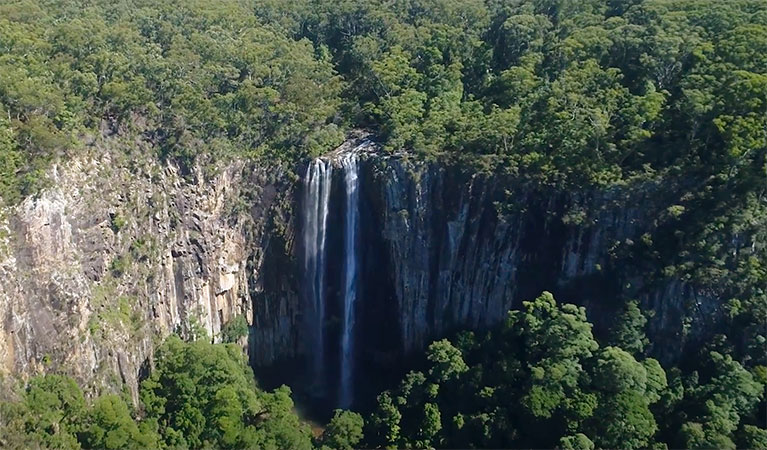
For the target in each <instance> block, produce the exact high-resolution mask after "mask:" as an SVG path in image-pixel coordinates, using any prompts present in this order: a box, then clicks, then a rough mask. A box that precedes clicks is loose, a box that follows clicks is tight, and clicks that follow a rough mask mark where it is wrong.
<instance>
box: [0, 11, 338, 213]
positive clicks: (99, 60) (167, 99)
mask: <svg viewBox="0 0 767 450" xmlns="http://www.w3.org/2000/svg"><path fill="white" fill-rule="evenodd" d="M340 86H341V80H340V79H339V78H338V77H337V76H336V75H335V74H334V71H333V68H332V65H331V61H330V60H329V57H328V56H327V55H326V54H323V53H322V52H319V51H316V50H315V48H314V47H313V46H312V44H311V43H309V42H307V41H294V40H292V39H290V38H289V37H287V36H285V35H284V34H283V33H280V32H277V31H274V30H272V29H271V28H270V27H267V26H264V25H262V24H261V23H260V22H259V20H258V19H257V18H256V17H255V15H254V14H253V9H252V5H249V4H247V3H245V2H241V1H237V0H231V1H229V0H227V1H216V2H206V1H195V0H179V1H171V2H159V3H158V2H152V1H122V2H120V1H118V2H112V1H95V2H92V1H74V2H60V1H45V0H41V1H34V2H30V1H18V2H17V1H3V2H0V196H2V197H3V199H5V200H6V201H13V200H14V199H16V198H17V197H18V196H19V195H20V194H22V193H25V192H29V189H30V188H32V187H33V185H34V183H36V182H38V181H39V180H38V179H39V173H38V172H39V171H40V170H42V169H44V168H45V166H46V164H47V163H48V162H49V161H51V160H53V159H55V158H58V157H59V156H60V155H61V154H64V153H67V152H71V151H72V150H73V149H76V148H77V146H78V143H79V142H81V141H83V137H84V136H87V135H92V134H96V133H97V132H98V131H99V130H101V131H102V132H115V131H120V132H123V133H142V135H143V137H144V139H146V140H148V141H150V142H152V143H153V144H155V145H156V146H157V150H158V153H160V154H163V155H175V156H178V157H182V159H183V160H188V159H189V158H191V157H194V156H195V155H197V154H200V153H205V155H206V156H207V157H210V156H216V155H220V154H231V153H238V154H246V155H258V154H263V153H264V152H267V153H269V154H273V153H271V150H277V149H278V150H279V154H286V155H291V154H292V155H301V154H305V153H311V152H319V151H321V150H326V149H328V148H332V146H333V145H335V144H338V143H340V141H341V139H342V138H343V134H342V133H341V131H340V129H339V128H338V126H337V125H336V124H334V123H333V121H334V118H335V117H336V115H337V110H338V107H339V104H340V97H339V90H340Z"/></svg>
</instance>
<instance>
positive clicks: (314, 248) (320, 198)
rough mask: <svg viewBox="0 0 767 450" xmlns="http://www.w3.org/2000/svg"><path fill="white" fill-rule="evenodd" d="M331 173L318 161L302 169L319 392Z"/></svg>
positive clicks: (309, 302)
mask: <svg viewBox="0 0 767 450" xmlns="http://www.w3.org/2000/svg"><path fill="white" fill-rule="evenodd" d="M332 172H333V166H332V165H331V164H330V162H328V161H324V160H322V159H319V158H318V159H315V160H314V161H312V162H311V164H309V166H308V167H307V168H306V176H305V177H304V182H305V191H304V194H305V197H304V208H305V214H304V220H305V223H304V276H305V280H304V285H305V289H306V303H307V306H308V307H309V309H310V310H311V311H312V312H313V315H311V316H310V317H311V320H310V321H309V323H307V327H308V330H310V335H311V339H310V341H309V342H311V343H312V345H313V346H314V348H312V349H311V350H312V357H313V359H312V361H313V373H314V380H315V383H316V384H317V385H318V386H319V387H320V388H322V385H323V383H322V380H323V379H324V373H325V370H324V361H325V332H324V326H325V241H326V237H327V222H328V204H329V201H330V185H331V180H332V174H333V173H332ZM307 316H309V315H307Z"/></svg>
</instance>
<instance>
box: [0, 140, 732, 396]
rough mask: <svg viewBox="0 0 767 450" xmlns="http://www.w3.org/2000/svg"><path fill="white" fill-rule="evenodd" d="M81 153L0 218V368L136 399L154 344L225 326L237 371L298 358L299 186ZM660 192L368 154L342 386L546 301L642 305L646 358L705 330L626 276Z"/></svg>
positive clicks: (696, 306)
mask: <svg viewBox="0 0 767 450" xmlns="http://www.w3.org/2000/svg"><path fill="white" fill-rule="evenodd" d="M353 145H354V143H353V142H352V143H348V144H347V145H346V146H345V147H344V148H345V149H348V148H351V147H353ZM97 148H98V146H95V147H94V151H93V154H94V155H96V154H98V155H99V156H98V157H96V156H92V157H90V158H86V157H83V158H80V159H78V160H76V161H74V162H73V163H70V164H68V165H67V167H57V168H55V169H54V170H53V172H52V175H51V177H52V187H51V188H49V189H48V190H46V191H44V192H43V193H42V194H41V195H39V196H38V197H35V198H29V199H27V200H26V201H25V202H24V203H22V204H21V205H19V206H18V207H16V208H13V209H8V210H6V211H3V213H2V219H1V220H2V221H1V222H0V320H1V321H0V371H3V372H6V373H11V374H16V375H22V376H26V375H30V374H34V373H40V372H45V371H59V372H65V373H69V374H71V375H74V376H75V377H77V378H78V379H79V380H80V381H81V382H83V383H84V384H86V385H87V386H90V388H91V389H93V390H98V389H102V388H104V387H108V388H111V389H117V388H119V386H120V385H121V384H124V385H126V386H127V387H128V389H129V390H130V392H131V394H132V395H133V397H134V399H135V398H136V395H137V383H138V379H139V377H140V375H141V374H142V373H143V371H145V370H146V369H147V368H148V367H149V366H150V365H151V356H152V351H153V347H154V346H155V345H156V344H158V343H159V342H161V340H162V338H163V337H165V336H167V335H168V334H170V333H172V332H179V333H181V334H184V335H191V334H195V335H201V334H202V331H203V330H204V332H205V333H206V334H207V335H208V336H209V337H211V338H212V339H214V340H216V339H220V333H221V330H222V327H223V326H225V324H226V322H228V321H229V320H231V319H232V318H233V317H234V316H236V315H241V314H242V315H245V316H246V317H247V319H248V322H249V323H250V324H251V333H250V336H249V338H248V339H243V340H242V342H241V343H242V344H243V345H244V346H246V347H247V349H248V352H249V355H250V358H251V361H252V363H253V364H254V365H256V366H267V365H270V364H272V363H274V362H276V361H282V360H291V359H293V360H295V361H299V362H300V361H302V360H303V359H302V358H300V357H302V356H308V353H309V352H310V351H311V348H313V345H312V343H311V342H309V340H310V339H311V335H312V334H311V333H308V332H307V330H305V329H303V328H305V324H306V323H307V321H308V322H311V320H312V318H311V317H309V316H307V314H310V312H308V311H307V308H306V307H305V306H302V304H303V303H302V301H301V299H300V298H301V296H300V295H299V292H300V290H301V283H302V281H301V280H302V279H303V278H302V273H301V271H302V267H303V266H302V264H301V252H300V248H301V243H300V238H299V237H300V236H301V235H302V234H301V230H300V228H301V223H302V221H301V208H302V205H301V202H300V201H299V200H298V199H300V198H301V193H302V189H303V187H302V183H301V182H300V180H298V179H297V177H296V176H295V175H293V173H294V172H293V171H292V170H291V169H289V168H285V167H281V166H279V165H271V164H269V165H267V164H263V163H256V162H251V163H244V162H236V161H235V162H232V163H229V164H228V165H226V166H224V167H221V168H220V169H219V170H218V171H217V172H216V173H212V174H211V173H207V172H204V171H202V170H199V169H196V170H194V171H193V172H192V173H191V174H187V175H186V176H182V174H181V173H180V171H179V169H177V168H176V167H174V166H173V165H167V164H161V163H159V162H157V161H156V160H155V159H154V158H152V157H146V158H142V157H131V158H125V159H117V158H116V157H110V156H109V155H110V154H112V153H110V152H107V151H101V152H98V151H95V149H97ZM147 152H148V150H147ZM138 153H139V154H140V152H138ZM110 158H111V159H110ZM300 169H301V168H300V167H299V168H298V169H297V170H296V172H297V173H303V171H302V170H300ZM334 183H335V182H334ZM660 187H661V186H660V185H655V184H651V183H650V184H648V183H645V184H643V185H641V186H630V187H626V188H623V189H615V190H611V191H608V192H579V193H565V192H557V191H555V190H547V189H541V188H536V187H531V186H528V185H525V184H522V183H520V182H518V181H516V180H514V179H511V178H509V177H503V176H497V175H496V176H493V175H482V174H479V173H475V172H472V171H471V170H466V169H463V168H461V167H460V166H459V165H439V164H435V163H425V162H417V161H413V160H408V159H405V158H399V157H392V156H382V155H380V154H378V153H375V152H368V153H366V155H365V156H364V157H363V158H362V162H361V176H360V190H361V191H360V195H361V202H360V220H361V224H360V230H361V231H360V232H361V239H360V252H359V253H360V259H361V261H359V264H360V266H359V267H360V297H359V300H358V311H357V312H356V313H357V314H358V320H357V325H356V331H355V334H356V337H355V339H358V340H359V342H360V343H359V345H356V346H355V349H356V354H355V355H354V357H355V358H356V359H357V360H359V361H360V362H361V364H360V366H361V372H360V375H358V377H359V376H363V375H364V371H365V370H375V369H376V368H377V367H382V366H386V365H390V364H392V362H393V361H397V360H398V359H399V358H400V357H401V356H402V355H405V354H408V353H410V352H413V351H415V350H418V349H421V348H423V347H424V346H425V345H426V344H428V343H429V342H430V341H431V340H432V339H434V338H436V337H439V336H442V335H445V334H447V333H449V332H450V331H451V330H454V329H456V328H459V327H466V326H469V327H474V328H482V327H487V326H489V325H492V324H493V323H496V322H497V321H499V320H501V319H502V318H503V317H504V316H505V314H506V311H508V310H509V309H510V308H515V307H519V306H520V305H521V301H522V300H526V299H531V298H534V297H535V296H537V295H538V294H540V292H541V291H543V290H551V291H553V292H554V293H555V295H557V297H558V298H559V299H560V301H568V302H576V303H581V304H584V305H586V306H587V308H588V309H589V311H590V314H591V318H592V320H593V321H594V322H595V323H596V324H597V326H598V327H599V326H602V327H607V326H609V324H610V317H611V316H612V315H613V314H614V312H615V308H616V307H617V306H618V305H619V302H618V301H617V299H618V298H619V297H620V296H623V297H627V298H637V299H640V300H641V302H642V304H643V305H644V307H645V308H646V309H648V310H653V311H654V315H653V317H652V319H651V322H650V324H649V330H650V332H652V333H654V334H655V333H657V335H658V336H661V337H662V339H658V340H657V342H659V343H662V342H674V343H675V346H674V347H673V348H674V349H676V350H674V351H671V352H664V351H663V350H662V349H661V348H660V347H659V348H657V349H655V350H656V353H658V354H659V355H660V356H661V357H667V358H673V357H674V354H675V353H676V352H678V351H679V350H681V348H682V345H681V344H683V343H684V341H685V339H687V338H689V337H690V336H688V334H687V329H688V328H686V327H685V324H684V323H683V320H684V318H686V317H693V318H694V320H695V321H697V322H699V323H703V322H704V321H706V320H709V319H710V318H711V317H713V316H715V314H716V312H717V305H718V299H717V298H716V296H715V295H712V294H710V293H705V292H704V291H702V290H701V289H699V288H696V287H695V286H691V285H688V284H685V283H683V282H682V281H680V280H676V279H666V278H663V277H653V278H647V277H642V276H638V275H637V273H635V272H632V271H630V270H626V269H625V268H624V267H623V262H624V259H621V258H622V257H621V256H620V254H621V252H622V251H624V250H625V249H626V248H630V247H631V246H632V245H633V243H635V242H638V241H639V240H640V239H642V236H643V235H644V234H645V233H647V232H648V231H650V230H651V228H652V226H653V219H654V217H656V216H657V214H659V212H660V211H662V210H663V209H664V208H666V207H667V206H668V205H666V204H665V202H664V200H663V194H662V192H663V190H662V189H660ZM333 189H334V190H333V193H332V194H331V195H332V196H333V197H334V198H335V197H338V196H340V195H342V194H343V193H342V192H341V191H340V188H339V187H335V188H333ZM334 203H335V204H339V202H338V201H334V200H331V205H332V204H334ZM340 217H341V213H340V212H339V211H335V212H334V211H331V212H330V219H329V220H330V223H329V230H330V231H329V233H330V234H329V236H328V258H329V263H328V265H329V268H328V279H329V280H330V281H329V283H328V294H327V295H328V297H327V302H328V303H329V305H328V311H329V315H328V319H327V323H326V324H323V325H322V326H323V327H326V328H327V330H328V334H327V336H328V339H335V338H334V336H337V335H338V330H337V327H338V325H337V323H336V322H337V315H338V310H339V305H338V302H339V301H340V299H339V294H338V291H339V286H340V281H339V280H337V278H339V276H340V275H339V274H340V273H341V272H342V270H341V268H340V267H339V265H341V264H343V258H342V255H341V254H339V253H338V251H339V248H340V247H339V246H340V242H341V241H342V239H341V238H340V236H341V233H343V225H342V224H341V223H340V221H339V220H340V219H339V218H340ZM334 315H335V316H336V317H334ZM690 329H692V330H695V327H690ZM680 343H681V344H680ZM659 345H660V344H659ZM296 357H299V358H296ZM329 358H336V359H337V358H338V355H337V354H336V355H335V356H334V355H333V354H332V352H331V354H330V355H329Z"/></svg>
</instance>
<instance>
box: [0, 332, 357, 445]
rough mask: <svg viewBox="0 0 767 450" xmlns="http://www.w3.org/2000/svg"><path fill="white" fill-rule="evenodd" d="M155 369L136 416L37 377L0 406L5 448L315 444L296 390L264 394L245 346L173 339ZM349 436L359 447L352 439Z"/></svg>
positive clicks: (118, 402)
mask: <svg viewBox="0 0 767 450" xmlns="http://www.w3.org/2000/svg"><path fill="white" fill-rule="evenodd" d="M155 364H156V367H155V369H154V371H153V372H152V375H151V376H150V377H149V378H148V379H147V380H145V381H144V382H143V383H142V385H141V392H140V394H141V401H142V402H141V405H142V408H141V409H139V410H135V411H133V410H132V408H131V407H129V406H128V404H126V401H125V399H123V398H121V397H118V396H115V395H104V396H101V397H98V398H96V399H95V400H94V401H93V402H92V403H91V404H89V405H88V404H86V401H85V400H84V398H83V394H82V392H81V391H80V389H79V388H78V387H77V385H76V384H75V383H74V381H72V380H71V379H69V378H67V377H63V376H59V375H47V376H42V377H37V378H33V379H32V380H31V381H30V382H29V384H28V385H27V387H26V389H25V390H24V392H23V394H22V399H21V401H20V402H15V403H13V402H12V403H3V404H0V447H2V448H38V447H42V448H81V447H82V448H100V449H128V448H179V449H180V448H236V449H240V448H264V449H283V448H294V449H308V448H311V447H312V436H311V433H310V431H309V427H308V425H306V424H303V423H302V422H300V421H299V419H298V416H296V414H295V413H294V412H293V401H292V400H291V398H290V390H289V389H288V388H287V387H285V386H283V387H281V388H278V389H276V390H275V391H274V392H264V391H262V390H260V389H258V388H257V387H256V384H255V380H254V378H253V372H252V370H251V369H250V367H249V366H248V365H247V362H246V360H245V357H244V355H243V354H242V350H241V349H240V348H239V347H237V346H235V345H231V344H228V345H224V344H218V345H213V344H208V343H205V342H203V341H196V342H191V343H186V342H182V341H181V340H180V339H179V338H178V337H175V336H173V337H171V338H169V339H168V340H167V341H166V342H165V343H164V344H163V345H162V346H161V347H160V348H159V349H158V351H157V355H156V360H155ZM345 414H351V413H345ZM344 417H346V416H345V415H344V416H342V419H341V420H343V418H344ZM334 421H335V422H337V420H335V419H334ZM361 427H362V425H361V424H359V425H358V426H357V428H359V429H361ZM334 429H337V430H338V431H337V433H338V434H339V437H338V438H337V439H336V441H339V440H340V439H343V431H342V430H343V429H344V425H343V424H340V425H336V426H335V428H334ZM348 439H350V440H351V442H354V441H353V435H352V436H349V437H348ZM357 439H358V438H357ZM358 440H359V439H358ZM336 441H333V442H336Z"/></svg>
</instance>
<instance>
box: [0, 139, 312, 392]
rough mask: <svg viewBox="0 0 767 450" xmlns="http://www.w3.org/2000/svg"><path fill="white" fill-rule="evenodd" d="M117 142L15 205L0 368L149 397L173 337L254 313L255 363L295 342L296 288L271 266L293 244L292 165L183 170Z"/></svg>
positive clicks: (0, 274)
mask: <svg viewBox="0 0 767 450" xmlns="http://www.w3.org/2000/svg"><path fill="white" fill-rule="evenodd" d="M116 145H117V143H115V142H103V143H101V144H100V145H94V146H93V148H92V150H93V152H92V154H91V156H90V157H88V156H83V157H81V158H78V159H76V160H74V161H71V162H69V163H68V164H67V166H66V167H63V166H55V167H54V168H53V170H52V175H51V177H52V187H51V188H50V189H47V190H45V191H44V192H42V193H41V194H40V195H39V196H37V197H34V198H28V199H26V200H25V201H24V202H23V203H22V204H21V205H19V206H17V207H16V208H13V209H9V210H6V211H3V213H2V214H3V216H2V225H1V228H2V230H3V233H2V244H0V247H1V248H2V250H1V251H2V256H0V324H2V326H0V371H3V372H6V373H12V374H17V375H23V376H26V375H30V374H35V373H40V372H44V371H56V372H64V373H68V374H70V375H73V376H75V377H76V378H77V379H79V380H80V381H81V382H83V384H84V385H86V386H88V387H90V388H91V389H93V390H99V389H102V388H110V389H119V387H120V385H121V384H125V385H126V386H127V387H128V388H129V389H130V391H131V393H132V395H133V397H134V399H136V398H137V397H136V395H137V386H138V381H137V379H138V377H139V374H140V372H141V371H142V367H143V368H144V369H146V365H148V364H150V363H151V355H152V351H153V348H154V347H155V346H156V344H158V343H159V342H161V340H162V338H163V337H165V336H167V335H168V334H170V333H173V332H177V333H180V334H182V335H192V334H196V335H202V334H207V336H209V337H210V338H211V339H214V340H216V339H219V336H220V333H221V330H222V327H223V326H224V324H225V323H226V322H227V321H228V320H230V319H231V318H232V317H234V316H235V315H240V314H243V315H246V317H247V318H248V321H249V322H250V323H251V324H253V325H254V327H255V329H256V330H257V333H256V335H257V339H255V340H251V348H250V353H251V355H252V357H253V359H254V361H256V362H259V363H268V362H270V361H271V359H272V358H274V357H275V356H276V355H290V354H292V353H293V352H295V341H296V339H295V338H294V336H293V335H294V334H295V332H296V330H295V329H296V327H295V322H294V319H295V317H296V315H297V314H298V311H297V296H296V294H295V292H294V290H293V289H294V288H293V286H292V285H291V284H290V283H285V282H283V281H281V280H282V278H284V277H282V276H281V275H279V273H278V275H275V274H274V273H272V274H270V273H269V272H268V271H267V270H264V267H263V266H264V263H265V260H266V258H269V257H271V258H275V255H280V254H285V255H287V254H290V252H291V245H292V241H293V238H292V234H291V233H292V230H293V226H292V220H293V218H292V212H291V211H290V209H289V206H290V201H291V198H292V197H291V196H292V186H293V184H292V183H289V182H286V181H285V180H286V179H289V177H287V174H288V172H287V171H286V170H284V169H281V168H280V167H278V166H274V165H273V166H271V167H269V168H268V169H267V168H266V167H263V166H259V165H258V164H255V163H252V164H249V165H247V164H244V163H242V162H236V161H235V162H232V163H230V164H229V165H227V166H225V167H223V168H221V169H220V170H219V171H218V172H217V173H215V174H212V175H208V174H204V173H203V172H202V170H200V169H196V170H195V171H194V172H193V173H191V174H187V175H186V176H183V175H182V174H181V173H180V171H179V169H178V168H177V167H175V166H174V165H167V164H162V163H160V162H159V161H157V160H156V158H154V157H153V156H142V155H151V152H150V150H149V149H140V146H139V149H138V150H136V149H134V150H125V153H122V152H121V151H115V148H114V146H116ZM105 146H112V148H111V149H110V151H99V150H103V148H104V147H105ZM141 150H143V151H144V152H145V153H142V151H141ZM97 155H98V156H97ZM125 155H130V156H125ZM119 158H124V159H122V160H120V159H119ZM286 205H287V207H286ZM270 276H271V278H270ZM278 288H280V289H278ZM266 290H270V292H269V293H265V291H266ZM256 299H258V301H256ZM254 314H255V315H254Z"/></svg>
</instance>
